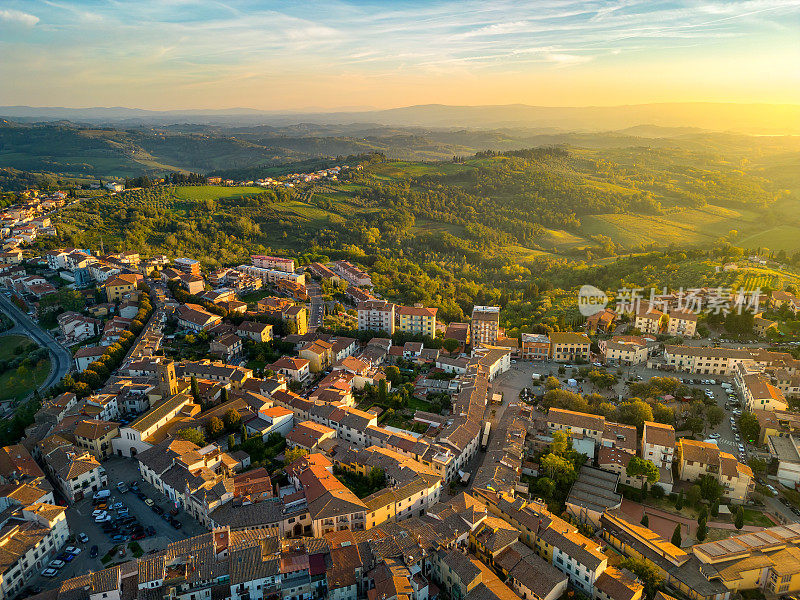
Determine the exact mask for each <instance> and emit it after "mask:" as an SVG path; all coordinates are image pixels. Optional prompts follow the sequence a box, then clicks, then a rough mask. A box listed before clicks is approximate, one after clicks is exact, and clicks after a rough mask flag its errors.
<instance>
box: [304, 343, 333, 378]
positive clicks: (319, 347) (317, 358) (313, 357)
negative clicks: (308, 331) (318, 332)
mask: <svg viewBox="0 0 800 600" xmlns="http://www.w3.org/2000/svg"><path fill="white" fill-rule="evenodd" d="M299 355H300V358H305V359H306V360H307V361H308V368H309V369H310V371H311V372H312V373H319V372H320V371H322V370H323V369H325V368H327V367H329V366H330V365H331V363H332V362H333V344H330V343H329V342H326V341H324V340H317V341H316V342H309V343H308V344H306V345H305V346H303V348H302V349H301V350H300V353H299Z"/></svg>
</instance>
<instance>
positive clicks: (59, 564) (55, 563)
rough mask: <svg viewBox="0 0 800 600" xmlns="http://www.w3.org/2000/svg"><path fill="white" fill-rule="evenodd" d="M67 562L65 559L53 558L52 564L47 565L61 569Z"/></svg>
mask: <svg viewBox="0 0 800 600" xmlns="http://www.w3.org/2000/svg"><path fill="white" fill-rule="evenodd" d="M65 564H66V563H65V562H64V561H63V560H59V559H55V560H51V561H50V564H49V565H47V566H48V567H53V568H54V569H61V568H63V567H64V565H65Z"/></svg>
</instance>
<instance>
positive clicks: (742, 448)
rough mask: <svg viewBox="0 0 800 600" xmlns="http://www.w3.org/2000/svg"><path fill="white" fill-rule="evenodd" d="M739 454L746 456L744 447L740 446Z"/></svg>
mask: <svg viewBox="0 0 800 600" xmlns="http://www.w3.org/2000/svg"><path fill="white" fill-rule="evenodd" d="M739 452H741V453H742V454H744V446H742V445H741V444H739Z"/></svg>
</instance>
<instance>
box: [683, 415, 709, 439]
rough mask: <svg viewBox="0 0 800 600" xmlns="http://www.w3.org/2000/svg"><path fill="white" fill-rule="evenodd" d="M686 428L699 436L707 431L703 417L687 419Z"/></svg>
mask: <svg viewBox="0 0 800 600" xmlns="http://www.w3.org/2000/svg"><path fill="white" fill-rule="evenodd" d="M684 426H685V427H686V429H689V430H691V432H692V433H693V434H695V435H697V434H698V433H701V432H702V431H703V429H705V422H704V421H703V419H702V418H701V417H690V418H688V419H686V423H685V424H684Z"/></svg>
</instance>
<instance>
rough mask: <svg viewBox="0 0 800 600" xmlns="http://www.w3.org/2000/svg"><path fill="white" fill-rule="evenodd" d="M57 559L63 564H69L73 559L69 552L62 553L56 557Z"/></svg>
mask: <svg viewBox="0 0 800 600" xmlns="http://www.w3.org/2000/svg"><path fill="white" fill-rule="evenodd" d="M57 558H58V560H63V561H64V562H65V563H71V562H72V559H73V558H75V557H74V556H73V555H72V554H70V553H69V552H62V553H61V554H59V555H58V557H57Z"/></svg>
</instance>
